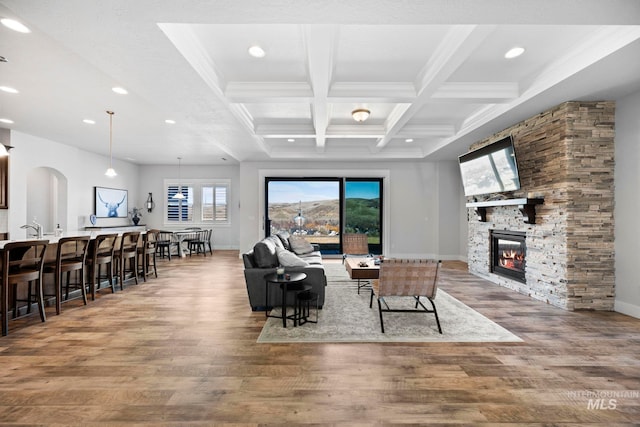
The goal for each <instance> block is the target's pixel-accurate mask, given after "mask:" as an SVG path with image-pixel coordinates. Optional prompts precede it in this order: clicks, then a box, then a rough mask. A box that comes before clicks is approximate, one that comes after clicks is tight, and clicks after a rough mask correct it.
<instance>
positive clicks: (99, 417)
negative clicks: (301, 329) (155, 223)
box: [0, 251, 640, 426]
mask: <svg viewBox="0 0 640 427" xmlns="http://www.w3.org/2000/svg"><path fill="white" fill-rule="evenodd" d="M335 262H340V261H335ZM242 270H243V267H242V262H241V260H240V259H239V258H238V253H237V252H236V251H216V252H214V255H213V256H212V257H211V256H208V257H206V258H205V257H202V256H198V257H196V256H194V257H193V258H186V259H172V260H171V261H166V260H164V261H161V262H159V276H160V277H159V278H158V279H151V280H149V281H147V282H146V283H142V282H141V284H140V285H137V286H136V285H134V284H130V285H128V286H126V287H125V290H124V291H123V292H117V293H115V294H111V293H110V291H109V290H106V291H102V293H101V294H100V295H99V297H98V298H97V299H96V301H93V302H89V305H87V306H86V307H85V306H82V303H81V302H80V301H73V302H68V303H65V304H63V306H62V314H61V315H60V316H56V315H55V310H54V309H53V307H48V308H47V311H48V316H49V317H48V320H47V322H46V323H40V322H39V319H38V316H37V315H36V316H31V317H29V318H25V319H20V320H16V321H11V322H10V324H9V336H7V337H1V338H0V425H65V426H68V425H89V426H117V425H140V426H142V425H145V426H146V425H149V426H151V425H152V426H204V425H207V426H209V425H222V424H233V425H238V426H258V425H260V426H268V425H277V424H287V425H311V424H315V425H345V424H348V425H362V426H370V425H400V424H403V425H406V424H413V425H424V424H436V425H437V424H439V425H447V424H459V425H481V424H486V425H497V424H500V425H538V426H552V425H564V426H585V425H607V426H631V425H638V424H640V320H638V319H634V318H630V317H627V316H623V315H620V314H617V313H594V312H579V313H571V312H566V311H563V310H560V309H557V308H554V307H551V306H549V305H546V304H544V303H541V302H538V301H533V300H531V299H529V298H527V297H526V296H523V295H519V294H517V293H514V292H513V291H510V290H507V289H502V288H499V287H497V286H496V285H493V284H490V283H487V282H485V281H483V280H481V279H478V278H476V277H474V276H472V275H470V274H468V273H467V272H466V271H465V270H464V265H463V264H461V263H452V264H451V263H450V264H448V265H446V266H445V268H443V271H442V279H441V282H440V286H441V287H442V288H443V289H445V290H446V291H447V292H448V293H449V294H451V295H453V296H455V297H456V298H458V299H459V300H461V301H462V302H464V303H466V304H467V305H469V306H471V307H472V308H474V309H476V310H477V311H479V312H481V313H482V314H484V315H485V316H487V317H489V318H490V319H492V320H494V321H496V322H498V323H500V324H501V325H502V326H504V327H506V328H507V329H509V330H511V331H512V332H513V333H515V334H517V335H518V336H520V337H521V338H522V339H523V340H524V342H522V343H428V344H416V343H411V344H257V343H256V339H257V337H258V335H259V333H260V331H261V328H262V325H263V324H264V321H265V318H264V313H262V312H252V311H251V309H250V307H249V303H248V299H247V293H246V288H245V282H244V276H243V271H242ZM436 302H437V299H436ZM596 399H602V400H599V401H596ZM590 400H591V401H590ZM614 407H615V408H614Z"/></svg>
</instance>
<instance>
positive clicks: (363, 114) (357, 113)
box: [351, 108, 371, 123]
mask: <svg viewBox="0 0 640 427" xmlns="http://www.w3.org/2000/svg"><path fill="white" fill-rule="evenodd" d="M370 114H371V111H369V110H367V109H366V108H357V109H355V110H353V111H352V112H351V117H353V120H355V121H356V122H360V123H361V122H364V121H365V120H367V119H368V118H369V115H370Z"/></svg>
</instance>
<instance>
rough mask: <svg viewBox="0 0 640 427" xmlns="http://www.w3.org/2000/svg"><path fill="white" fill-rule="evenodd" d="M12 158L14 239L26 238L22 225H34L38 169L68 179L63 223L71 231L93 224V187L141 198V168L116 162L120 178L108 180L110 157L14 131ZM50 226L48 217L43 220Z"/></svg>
mask: <svg viewBox="0 0 640 427" xmlns="http://www.w3.org/2000/svg"><path fill="white" fill-rule="evenodd" d="M11 145H12V146H13V147H14V148H13V149H12V150H11V158H10V160H9V209H8V215H7V224H6V226H7V230H8V231H9V233H10V237H11V238H12V239H20V238H25V237H26V232H25V230H24V229H20V226H21V225H23V224H26V223H28V222H31V221H32V220H33V218H29V217H28V216H27V187H28V175H29V173H30V171H32V170H33V169H34V168H39V167H45V168H51V169H55V170H57V171H58V172H60V174H62V175H63V176H65V177H66V178H67V182H68V189H67V211H66V218H65V219H64V220H62V219H61V220H60V221H61V222H62V223H64V224H67V230H78V229H81V228H83V227H84V226H86V225H90V223H89V220H88V218H89V215H91V214H92V213H93V209H94V207H93V197H94V195H93V193H94V190H93V187H94V186H96V185H97V186H104V187H112V188H121V189H126V190H129V200H130V203H131V200H136V199H137V197H138V190H137V183H138V168H137V166H135V165H133V164H131V163H128V162H123V161H118V160H116V159H114V164H113V166H114V168H115V170H116V171H117V172H118V176H116V177H114V178H108V177H106V176H105V175H104V171H105V170H106V168H107V167H108V158H107V157H104V156H100V155H97V154H93V153H89V152H87V151H84V150H81V149H79V148H75V147H71V146H69V145H65V144H61V143H58V142H54V141H50V140H48V139H43V138H38V137H35V136H32V135H27V134H24V133H20V132H15V131H14V132H11ZM41 220H42V222H43V223H48V222H49V221H50V220H49V219H48V218H42V219H41ZM98 221H99V223H98V225H128V224H130V221H129V220H128V219H127V218H118V219H108V218H104V219H99V220H98Z"/></svg>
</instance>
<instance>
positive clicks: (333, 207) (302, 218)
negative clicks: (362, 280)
mask: <svg viewBox="0 0 640 427" xmlns="http://www.w3.org/2000/svg"><path fill="white" fill-rule="evenodd" d="M382 182H383V179H382V178H339V177H337V178H334V177H330V178H275V177H266V178H265V202H266V206H265V212H266V215H265V221H266V223H265V230H268V234H277V233H279V232H282V231H286V232H289V233H290V234H294V235H301V236H304V237H305V239H307V240H308V241H309V242H310V243H315V244H318V245H319V246H320V251H321V252H322V253H323V254H339V253H342V241H341V236H342V235H343V234H344V233H364V234H366V235H367V237H368V241H369V250H370V252H371V253H373V254H381V253H382V211H383V209H382V207H383V203H382Z"/></svg>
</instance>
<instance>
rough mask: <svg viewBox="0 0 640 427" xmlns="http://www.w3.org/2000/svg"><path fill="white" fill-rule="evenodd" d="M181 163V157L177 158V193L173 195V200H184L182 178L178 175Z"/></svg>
mask: <svg viewBox="0 0 640 427" xmlns="http://www.w3.org/2000/svg"><path fill="white" fill-rule="evenodd" d="M181 163H182V157H178V191H177V192H176V194H174V195H173V198H174V199H178V200H181V199H184V194H182V176H181V174H180V165H181Z"/></svg>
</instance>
